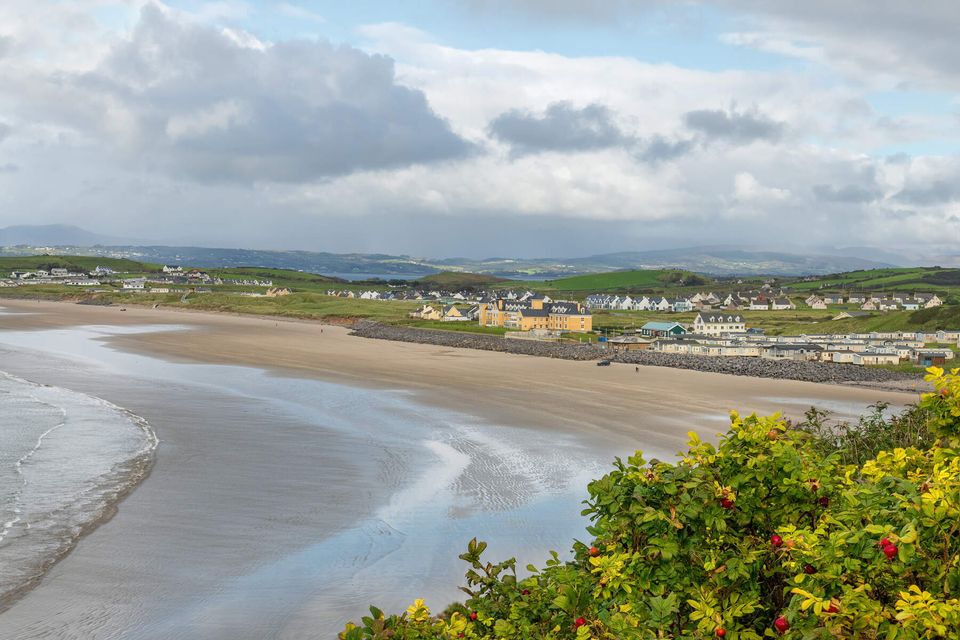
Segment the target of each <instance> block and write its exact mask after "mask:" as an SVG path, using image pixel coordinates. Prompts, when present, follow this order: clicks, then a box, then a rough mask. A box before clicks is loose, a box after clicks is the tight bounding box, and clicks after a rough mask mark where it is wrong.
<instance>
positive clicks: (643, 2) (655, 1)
mask: <svg viewBox="0 0 960 640" xmlns="http://www.w3.org/2000/svg"><path fill="white" fill-rule="evenodd" d="M465 4H466V6H468V7H469V8H471V9H472V10H474V11H476V12H480V13H486V14H492V15H502V14H505V13H506V14H512V15H521V16H525V17H528V18H531V19H536V20H546V21H552V22H571V21H576V22H578V23H581V24H582V23H583V21H585V20H586V21H588V22H594V23H603V22H611V21H614V20H619V19H622V18H624V17H626V16H629V15H634V14H636V13H638V12H639V11H643V10H648V9H652V8H656V7H659V6H663V5H664V4H665V0H605V1H604V2H596V1H595V0H521V1H519V2H517V1H515V0H465Z"/></svg>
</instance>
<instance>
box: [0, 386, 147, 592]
mask: <svg viewBox="0 0 960 640" xmlns="http://www.w3.org/2000/svg"><path fill="white" fill-rule="evenodd" d="M156 446H157V437H156V435H155V434H154V432H153V431H152V429H151V428H150V425H149V424H147V423H146V421H145V420H143V419H142V418H140V417H139V416H137V415H135V414H133V413H131V412H129V411H127V410H125V409H123V408H121V407H118V406H116V405H114V404H111V403H110V402H107V401H105V400H102V399H100V398H97V397H95V396H91V395H87V394H83V393H77V392H74V391H70V390H68V389H64V388H61V387H56V386H49V385H43V384H37V383H34V382H30V381H28V380H24V379H22V378H18V377H17V376H14V375H11V374H8V373H4V372H2V371H0V522H2V523H3V525H2V530H0V606H2V605H3V603H5V602H10V601H11V600H12V599H13V598H15V597H16V596H18V595H19V594H21V593H23V592H24V591H25V590H26V589H28V588H29V587H30V586H32V585H34V584H36V582H37V581H38V580H39V579H40V578H41V577H42V576H43V574H44V573H45V572H46V570H47V569H48V568H49V567H50V566H51V565H52V564H53V563H55V562H56V561H57V560H59V559H60V558H61V557H63V556H64V555H65V554H66V553H67V552H69V551H70V549H72V548H73V546H74V544H76V542H77V540H79V538H80V537H81V536H82V535H83V534H84V533H85V532H88V531H91V530H93V529H94V528H95V527H96V526H97V525H98V524H99V523H100V522H102V521H103V520H105V519H106V518H108V517H109V516H110V515H112V513H113V509H114V506H115V504H116V502H117V501H118V500H119V499H120V498H121V497H122V496H124V495H126V494H127V493H128V492H129V491H130V490H131V489H133V488H134V487H135V486H136V485H137V484H138V483H139V482H140V480H142V479H143V477H144V476H145V475H146V473H147V472H148V471H149V469H150V465H151V463H152V460H153V452H154V450H155V448H156Z"/></svg>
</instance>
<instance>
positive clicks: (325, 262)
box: [0, 225, 909, 279]
mask: <svg viewBox="0 0 960 640" xmlns="http://www.w3.org/2000/svg"><path fill="white" fill-rule="evenodd" d="M13 245H20V246H17V247H15V248H14V247H13ZM3 247H6V249H5V251H6V252H7V253H31V252H33V253H37V252H43V251H50V250H51V249H53V248H55V249H54V250H52V251H50V252H51V253H61V254H77V255H92V256H104V257H115V258H131V259H135V260H141V261H144V262H155V263H168V264H169V263H176V264H186V265H191V266H196V267H205V268H215V267H237V266H258V267H269V268H278V269H295V270H301V271H307V272H312V273H321V274H325V275H338V276H347V277H352V278H358V277H363V276H369V277H372V276H379V277H384V278H389V277H415V276H422V275H427V274H431V273H436V272H438V271H469V272H474V273H485V274H491V275H496V276H500V277H512V278H532V279H548V278H555V277H562V276H569V275H576V274H583V273H596V272H602V271H617V270H624V269H686V270H689V271H696V272H699V273H705V274H710V275H714V276H749V275H779V276H787V275H822V274H827V273H838V272H843V271H855V270H859V269H875V268H881V267H890V266H906V265H908V264H909V261H908V260H907V259H906V258H904V257H902V256H899V255H897V254H893V253H889V252H877V251H873V250H872V249H870V248H868V247H851V248H847V249H833V250H829V251H824V252H822V253H821V254H819V255H802V254H799V253H789V252H780V251H754V250H750V249H740V248H735V247H729V246H724V247H690V248H684V249H663V250H655V251H628V252H618V253H608V254H602V255H594V256H588V257H585V258H489V259H483V260H477V259H471V258H437V259H431V258H415V257H410V256H403V255H387V254H362V253H350V254H339V253H324V252H311V251H263V250H256V249H221V248H208V247H168V246H140V245H137V244H136V243H131V242H129V241H117V239H115V238H110V237H107V236H102V235H99V234H95V233H91V232H89V231H85V230H84V229H80V228H79V227H72V226H68V225H46V226H16V227H6V228H4V229H0V252H3V251H4V249H3ZM872 254H876V256H875V257H873V258H870V257H866V256H871V255H872Z"/></svg>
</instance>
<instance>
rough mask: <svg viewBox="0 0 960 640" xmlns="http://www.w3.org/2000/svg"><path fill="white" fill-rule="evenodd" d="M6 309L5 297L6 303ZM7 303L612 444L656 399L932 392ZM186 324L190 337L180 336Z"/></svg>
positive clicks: (254, 320)
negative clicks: (588, 426) (144, 329)
mask: <svg viewBox="0 0 960 640" xmlns="http://www.w3.org/2000/svg"><path fill="white" fill-rule="evenodd" d="M4 304H5V303H4V302H2V301H0V306H3V305H4ZM6 307H7V308H9V309H11V310H13V311H14V313H12V314H8V315H6V316H0V330H3V329H4V328H15V329H21V330H32V329H58V328H67V327H75V326H82V325H97V324H102V325H116V326H140V325H155V326H157V327H161V326H170V327H171V330H170V331H155V332H150V333H136V334H131V335H115V336H111V337H108V338H105V339H104V340H105V341H106V343H107V344H108V345H109V346H111V347H112V348H114V349H119V350H122V351H128V352H131V353H139V354H143V355H149V356H153V357H157V358H162V359H166V360H170V361H173V362H182V363H213V364H227V365H239V366H247V367H255V368H261V369H265V370H269V371H272V372H273V373H274V374H275V375H280V376H292V377H298V376H305V377H308V378H314V379H320V380H327V381H331V382H336V383H342V384H350V385H355V386H360V387H365V388H372V389H403V390H406V391H408V392H411V393H414V394H416V395H417V396H419V397H420V398H421V400H422V401H424V402H426V403H427V404H431V405H434V406H438V407H441V408H444V409H452V410H459V409H460V408H462V407H464V406H473V407H476V406H477V404H478V400H482V403H481V404H482V410H483V413H484V414H485V415H487V416H488V417H490V418H491V419H492V420H494V421H500V422H507V423H519V424H520V425H522V426H527V427H530V428H536V429H548V430H553V429H557V428H559V429H561V430H563V431H568V432H572V433H580V432H582V430H583V424H584V423H585V422H586V423H591V422H593V423H594V425H593V426H594V428H596V427H597V426H600V427H601V428H600V429H599V431H601V433H602V435H603V436H604V437H609V438H611V439H613V440H615V441H620V442H622V441H623V439H624V438H630V437H632V436H633V434H635V433H636V429H634V428H631V427H630V426H629V425H630V424H631V423H632V422H634V421H635V420H636V417H637V416H642V415H649V408H650V405H651V404H653V405H654V406H658V407H660V409H661V411H662V414H663V415H661V416H660V417H661V418H663V419H662V420H657V421H656V422H657V423H658V424H662V423H664V422H665V421H669V422H675V421H676V420H668V419H667V416H669V415H670V414H671V413H674V412H679V413H680V414H684V413H696V414H697V415H701V416H708V417H710V418H711V419H714V420H715V419H716V416H723V415H726V412H727V411H728V410H729V409H737V410H740V411H746V410H749V411H753V410H757V411H767V412H769V413H773V412H775V411H780V410H782V409H784V408H783V407H781V406H779V405H777V404H776V403H771V402H769V401H768V400H765V399H764V397H768V396H772V397H783V396H788V395H802V396H804V397H808V398H810V399H811V400H814V399H816V398H822V399H823V401H825V402H827V403H828V404H829V403H830V402H833V400H834V398H841V397H843V398H863V399H864V406H866V405H868V404H871V403H872V402H873V401H884V402H889V403H890V404H892V405H905V404H909V403H912V402H913V401H915V400H916V398H917V395H918V394H919V392H920V391H921V390H920V389H914V388H910V389H906V390H905V389H903V388H887V387H886V386H885V385H884V384H883V383H879V384H878V383H872V384H871V383H860V384H840V383H837V382H833V383H830V384H826V383H820V382H811V381H797V380H792V379H783V378H772V377H766V378H764V377H751V376H745V375H730V374H728V373H721V372H715V371H701V370H694V369H684V368H676V367H664V366H655V365H649V366H648V365H645V366H641V367H640V368H639V372H636V373H635V372H634V366H633V365H624V364H619V363H615V364H614V366H612V367H602V368H601V367H597V366H596V365H595V363H594V361H593V360H570V359H563V358H550V357H540V356H529V355H523V354H517V353H512V352H499V351H490V350H484V349H470V348H459V347H456V346H451V345H448V344H434V343H430V342H427V343H422V342H407V341H400V340H377V339H366V340H363V339H360V337H359V336H356V335H351V334H352V333H354V331H355V329H353V328H348V327H345V326H343V325H337V324H326V323H321V322H318V321H316V320H310V319H300V318H273V317H269V316H268V317H262V316H252V315H247V314H235V313H223V312H211V311H200V310H186V309H178V308H166V307H159V308H156V309H153V308H150V307H134V306H131V307H129V308H127V310H126V311H120V307H119V306H116V305H111V306H91V305H78V304H73V303H63V302H37V301H31V302H18V303H14V304H9V303H7V304H6ZM26 314H29V315H26ZM183 327H187V328H188V330H187V331H182V330H180V329H181V328H183ZM420 331H428V330H420ZM450 333H451V334H456V332H450ZM444 337H445V338H451V339H456V340H459V339H461V338H462V336H461V335H452V336H444ZM481 337H483V336H481ZM501 341H502V342H506V340H502V339H501ZM517 342H521V343H524V344H526V342H525V341H517ZM601 357H602V355H601ZM710 360H716V359H715V358H711V359H710ZM774 364H781V363H777V362H774ZM835 366H840V365H835ZM690 385H693V386H694V387H696V388H697V389H698V392H697V394H696V395H695V396H694V397H692V398H687V399H685V400H684V401H683V402H678V401H677V400H676V399H675V398H671V395H672V394H673V393H674V390H677V391H680V390H684V392H685V390H686V388H687V387H688V386H690ZM438 391H439V393H438ZM738 398H748V399H751V400H753V401H754V402H752V404H751V406H749V407H744V406H736V403H737V402H738V400H737V399H738ZM868 399H869V401H868ZM681 407H682V409H681ZM806 408H808V407H805V408H804V409H806ZM561 409H563V410H561ZM571 409H573V411H570V410H571ZM796 415H798V416H799V415H802V414H800V413H798V414H796ZM663 429H666V427H663ZM594 430H596V429H594ZM687 430H688V429H683V430H681V431H680V435H682V437H677V434H675V433H671V436H673V437H671V440H673V441H674V442H675V443H676V445H682V444H683V443H684V442H686V435H685V434H686V431H687ZM670 431H671V432H672V431H673V430H672V429H671V430H670ZM661 435H666V433H661Z"/></svg>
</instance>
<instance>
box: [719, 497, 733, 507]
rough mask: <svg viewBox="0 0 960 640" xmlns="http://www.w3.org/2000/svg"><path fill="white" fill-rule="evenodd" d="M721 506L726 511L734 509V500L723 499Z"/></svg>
mask: <svg viewBox="0 0 960 640" xmlns="http://www.w3.org/2000/svg"><path fill="white" fill-rule="evenodd" d="M720 506H721V507H723V508H724V509H733V500H731V499H730V498H723V499H722V500H720Z"/></svg>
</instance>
